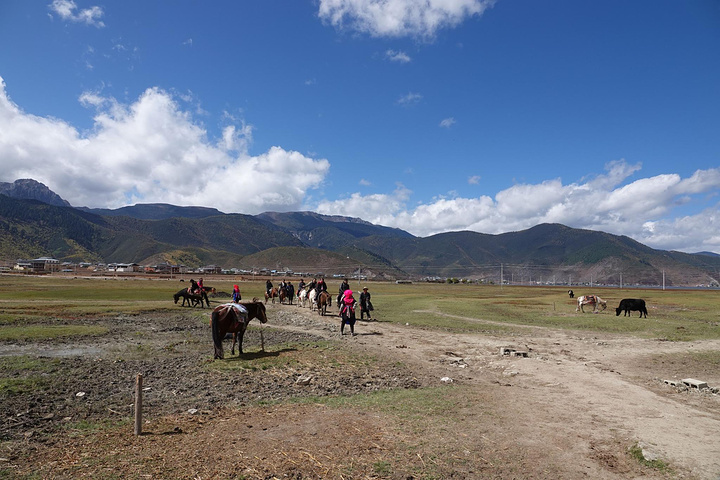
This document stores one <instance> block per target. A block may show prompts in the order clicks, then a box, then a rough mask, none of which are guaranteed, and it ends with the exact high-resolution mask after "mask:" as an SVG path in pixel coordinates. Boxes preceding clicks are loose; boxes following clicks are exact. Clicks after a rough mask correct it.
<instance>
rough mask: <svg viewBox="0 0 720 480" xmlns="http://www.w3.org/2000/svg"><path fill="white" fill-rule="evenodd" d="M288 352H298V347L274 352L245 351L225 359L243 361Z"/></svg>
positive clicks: (276, 355)
mask: <svg viewBox="0 0 720 480" xmlns="http://www.w3.org/2000/svg"><path fill="white" fill-rule="evenodd" d="M288 352H297V348H283V349H280V350H276V351H273V352H268V351H263V350H261V351H259V352H244V353H241V354H240V355H238V356H234V355H231V356H229V357H227V358H225V361H228V362H237V361H240V360H243V361H245V360H258V359H261V358H270V357H279V356H280V355H282V354H283V353H288Z"/></svg>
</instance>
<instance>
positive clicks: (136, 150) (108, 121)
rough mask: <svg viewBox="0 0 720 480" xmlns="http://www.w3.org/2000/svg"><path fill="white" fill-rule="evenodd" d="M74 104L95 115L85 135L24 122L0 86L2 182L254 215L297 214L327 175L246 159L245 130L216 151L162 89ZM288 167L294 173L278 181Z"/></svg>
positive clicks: (310, 167) (299, 159)
mask: <svg viewBox="0 0 720 480" xmlns="http://www.w3.org/2000/svg"><path fill="white" fill-rule="evenodd" d="M80 102H81V103H83V104H84V105H86V106H90V107H94V108H97V113H96V114H95V117H94V128H93V129H92V130H91V131H90V132H89V133H80V132H78V131H77V130H76V129H75V128H74V127H72V126H71V125H69V124H67V123H66V122H63V121H62V120H58V119H54V118H43V117H38V116H34V115H30V114H27V113H25V112H23V111H22V110H21V109H20V108H18V106H17V105H15V104H14V103H13V102H12V101H11V100H10V98H9V97H8V96H7V94H6V92H5V84H4V82H3V81H2V79H1V78H0V167H1V171H2V172H3V173H2V175H3V177H4V178H3V181H14V180H15V179H18V178H33V179H36V180H38V181H40V182H42V183H44V184H45V185H47V186H48V187H50V188H51V189H52V190H53V191H55V192H56V193H57V194H59V195H60V196H61V197H63V198H65V199H66V200H68V201H69V202H70V203H71V204H72V205H75V206H90V207H108V208H117V207H121V206H124V205H128V204H131V203H138V202H142V203H150V202H165V203H173V204H177V205H213V206H215V207H216V208H218V209H220V210H222V211H226V212H241V213H260V212H263V211H268V210H277V211H289V210H299V209H301V207H302V205H303V202H304V201H305V198H306V196H307V194H308V191H309V190H311V189H314V188H317V187H319V186H320V185H321V184H322V182H323V181H324V179H325V177H326V175H327V173H328V171H329V168H330V163H329V162H328V161H327V160H324V159H313V158H309V157H307V156H305V155H302V154H300V153H298V152H294V151H288V150H285V149H283V148H281V147H278V146H276V147H272V148H270V149H269V150H268V151H267V152H265V153H263V154H261V155H257V156H251V155H249V154H248V145H249V143H250V142H251V140H252V127H251V126H250V125H246V124H244V123H241V124H240V125H227V126H226V127H225V128H224V129H223V131H222V135H221V137H220V138H219V139H217V140H216V141H215V143H213V141H212V140H211V139H209V138H208V132H207V131H206V130H205V129H204V128H203V127H202V126H201V125H200V124H198V123H195V122H194V121H193V118H192V116H191V115H190V114H189V113H188V112H186V111H183V110H181V109H180V108H179V106H178V104H177V103H176V101H175V100H174V97H173V96H171V95H170V94H169V93H167V92H165V91H163V90H160V89H158V88H150V89H148V90H146V91H145V92H144V93H143V94H142V95H141V96H140V98H138V99H137V100H136V101H135V102H134V103H132V104H129V105H125V104H121V103H119V102H118V101H116V100H115V99H112V98H104V97H102V96H101V95H100V94H99V93H97V92H86V93H84V94H82V95H81V96H80ZM287 165H295V166H296V167H297V172H298V173H297V174H295V175H291V176H279V175H277V172H278V171H280V170H282V168H284V167H285V166H287Z"/></svg>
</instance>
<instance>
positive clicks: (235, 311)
mask: <svg viewBox="0 0 720 480" xmlns="http://www.w3.org/2000/svg"><path fill="white" fill-rule="evenodd" d="M207 292H211V293H216V291H215V289H214V288H213V287H203V290H202V291H201V292H200V293H197V294H196V293H191V292H190V291H189V289H187V288H184V289H182V290H180V291H179V292H177V293H176V294H174V295H173V298H174V300H175V303H176V304H177V303H178V301H179V300H180V298H182V299H183V301H182V306H183V307H184V306H185V304H186V303H187V305H188V306H189V307H194V306H197V305H200V306H201V307H203V308H205V305H207V306H208V307H209V306H210V300H209V299H208V296H207ZM569 293H570V297H571V298H572V297H573V293H572V290H570V292H569ZM288 297H289V298H285V291H284V290H282V289H281V290H280V292H278V289H277V288H272V289H271V290H270V292H266V293H265V303H267V302H268V300H270V301H272V303H275V299H276V298H277V299H279V301H280V303H284V301H285V300H286V299H287V300H288V302H289V304H290V305H292V304H293V303H292V296H288ZM297 300H298V303H297V304H298V306H301V307H305V306H306V305H307V304H308V303H309V304H310V309H311V310H312V309H314V308H317V311H318V314H320V315H325V313H326V311H327V307H329V306H332V295H330V294H329V293H328V292H320V294H319V295H318V294H317V292H316V291H315V290H314V289H311V290H310V291H309V292H308V291H307V289H301V290H300V291H299V292H298V294H297ZM585 306H592V308H593V313H599V311H600V310H605V309H606V308H607V301H605V300H603V299H602V298H600V297H599V296H598V295H582V296H580V297H578V298H577V308H576V309H575V311H576V312H583V313H585V309H584V307H585ZM621 312H624V315H623V316H628V315H631V313H630V312H640V318H642V317H643V315H644V316H645V318H647V307H646V305H645V300H643V299H641V298H625V299H623V300H621V301H620V305H618V307H617V308H616V309H615V316H619V315H620V313H621ZM253 318H257V319H258V320H259V321H260V323H266V322H267V314H266V311H265V304H264V303H263V302H261V301H259V300H258V299H257V298H253V300H252V302H240V303H239V304H232V303H224V304H222V305H220V306H218V307H216V308H215V309H214V310H213V311H212V314H211V316H210V326H211V327H212V335H213V344H214V346H215V358H220V359H221V358H224V354H223V346H222V340H223V339H224V338H225V336H226V335H227V334H230V333H231V334H232V336H233V344H232V350H231V354H232V355H234V354H235V345H236V344H238V355H239V354H241V353H243V351H242V341H243V335H244V333H245V330H246V329H247V325H248V323H250V320H252V319H253Z"/></svg>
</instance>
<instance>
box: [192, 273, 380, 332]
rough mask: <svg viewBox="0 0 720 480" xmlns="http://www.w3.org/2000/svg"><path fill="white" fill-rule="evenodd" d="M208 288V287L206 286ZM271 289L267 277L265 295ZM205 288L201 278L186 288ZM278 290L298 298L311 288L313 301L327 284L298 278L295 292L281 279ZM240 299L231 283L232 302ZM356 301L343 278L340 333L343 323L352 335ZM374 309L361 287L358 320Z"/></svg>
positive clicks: (199, 292)
mask: <svg viewBox="0 0 720 480" xmlns="http://www.w3.org/2000/svg"><path fill="white" fill-rule="evenodd" d="M208 288H209V287H208ZM272 289H273V284H272V282H271V281H270V280H269V279H268V280H267V281H266V282H265V291H266V294H267V296H268V297H269V296H271V295H272ZM204 290H205V287H204V286H203V279H202V278H200V279H199V280H198V281H197V282H196V281H195V280H194V279H192V278H191V279H190V287H189V288H188V293H190V294H193V295H202V293H203V291H204ZM278 290H279V291H280V292H282V293H283V295H282V296H283V297H284V298H290V299H292V298H294V297H295V296H297V298H298V299H299V298H300V295H301V294H302V292H303V290H305V291H306V292H310V291H312V290H315V302H317V300H318V299H319V298H320V294H321V293H323V292H327V284H326V283H325V279H324V278H322V277H320V279H319V280H318V279H317V278H313V280H312V282H310V283H305V279H300V282H299V283H298V288H297V292H295V287H294V286H293V284H292V282H289V281H288V282H286V281H285V280H282V281H281V282H280V284H279V285H278ZM240 300H242V296H241V295H240V288H239V287H238V286H237V285H233V293H232V302H234V303H238V302H240ZM357 304H358V301H357V300H355V297H354V296H353V292H352V290H351V289H350V284H349V283H348V281H347V278H344V279H343V281H342V283H341V284H340V288H339V290H338V296H337V305H338V309H339V315H340V316H341V317H342V325H341V327H340V333H342V334H344V329H345V325H346V324H347V325H349V326H350V333H351V334H352V335H354V334H355V309H356V307H357ZM373 310H374V308H373V304H372V302H371V301H370V292H369V291H368V287H363V290H362V293H361V294H360V320H364V319H365V315H367V319H368V320H369V321H370V320H372V314H371V313H370V312H372V311H373Z"/></svg>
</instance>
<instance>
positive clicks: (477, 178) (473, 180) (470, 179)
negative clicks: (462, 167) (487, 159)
mask: <svg viewBox="0 0 720 480" xmlns="http://www.w3.org/2000/svg"><path fill="white" fill-rule="evenodd" d="M480 178H482V177H480V175H473V176H471V177H468V183H469V184H470V185H477V184H478V183H480Z"/></svg>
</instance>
